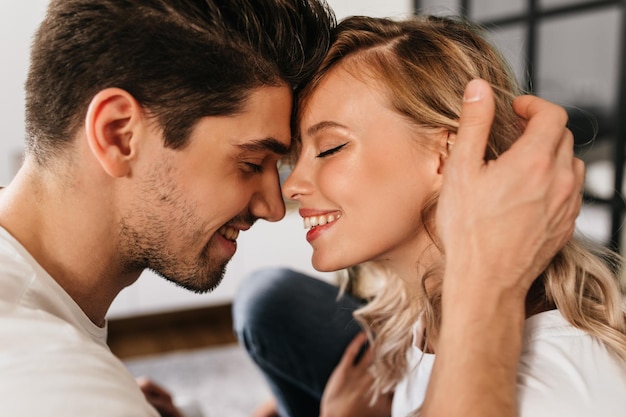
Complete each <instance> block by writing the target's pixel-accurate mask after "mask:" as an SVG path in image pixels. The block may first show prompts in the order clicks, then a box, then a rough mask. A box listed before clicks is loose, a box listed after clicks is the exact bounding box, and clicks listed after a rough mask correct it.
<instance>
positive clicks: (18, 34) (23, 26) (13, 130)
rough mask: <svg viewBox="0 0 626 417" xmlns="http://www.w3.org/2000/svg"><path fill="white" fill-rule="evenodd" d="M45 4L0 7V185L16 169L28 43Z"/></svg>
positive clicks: (35, 0) (37, 0)
mask: <svg viewBox="0 0 626 417" xmlns="http://www.w3.org/2000/svg"><path fill="white" fill-rule="evenodd" d="M47 3H48V2H47V0H27V1H3V2H2V3H0V56H2V62H4V64H3V65H2V66H0V92H1V94H2V100H0V132H1V133H0V185H6V184H7V183H8V182H9V181H10V180H11V179H12V178H13V175H14V173H15V170H16V169H17V166H16V165H17V159H19V158H18V157H19V155H21V152H22V149H23V147H24V110H23V108H24V89H23V86H24V82H25V81H26V71H27V69H28V54H29V47H30V39H31V36H32V34H33V33H34V31H35V29H36V27H37V25H38V24H39V21H40V20H41V19H42V18H43V16H44V13H45V7H46V5H47Z"/></svg>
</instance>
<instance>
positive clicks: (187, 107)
mask: <svg viewBox="0 0 626 417" xmlns="http://www.w3.org/2000/svg"><path fill="white" fill-rule="evenodd" d="M334 25H335V17H334V15H333V13H332V11H331V10H330V9H329V7H328V6H327V5H326V3H325V2H324V1H323V0H52V1H51V3H50V5H49V7H48V11H47V15H46V17H45V19H44V21H43V22H42V24H41V26H40V27H39V30H38V31H37V33H36V35H35V38H34V41H33V45H32V52H31V66H30V71H29V74H28V80H27V82H26V129H27V148H28V151H29V152H30V153H31V154H33V155H34V156H35V157H36V159H37V161H38V162H39V163H45V161H46V160H47V159H48V157H49V156H50V155H51V154H54V153H56V151H57V150H59V149H63V148H64V146H65V144H67V143H68V142H70V141H71V139H72V138H73V137H74V135H75V133H76V131H77V129H78V128H79V126H81V124H82V123H83V120H84V117H85V114H86V111H87V107H88V104H89V102H90V101H91V99H92V98H93V96H94V95H95V94H96V93H97V92H98V91H100V90H103V89H105V88H109V87H118V88H121V89H124V90H126V91H128V92H129V93H130V94H132V95H133V96H134V97H135V99H137V100H138V102H139V103H140V104H141V105H142V106H144V107H145V108H146V109H147V110H148V111H149V112H150V114H152V115H153V116H154V117H155V118H156V120H157V121H158V122H159V124H160V125H161V127H162V128H163V129H164V136H165V145H166V146H168V147H171V148H179V147H182V146H184V145H185V143H186V141H187V139H188V136H189V133H190V131H191V129H192V128H193V126H194V124H195V123H196V122H197V121H198V120H199V119H200V118H202V117H205V116H217V115H230V114H236V113H237V112H238V111H240V110H241V108H242V105H243V103H244V101H245V100H246V98H247V97H248V94H249V93H250V91H251V90H252V89H254V88H257V87H261V86H278V85H284V84H286V85H289V86H291V87H294V88H295V87H297V86H298V84H299V83H301V82H302V80H303V79H305V78H307V77H308V76H309V75H310V73H311V72H312V71H313V70H314V69H315V67H316V66H317V65H318V64H319V62H320V60H321V58H322V57H323V55H324V53H325V52H326V50H327V48H328V43H329V36H330V35H329V33H330V30H331V28H332V27H333V26H334Z"/></svg>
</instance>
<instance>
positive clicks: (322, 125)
mask: <svg viewBox="0 0 626 417" xmlns="http://www.w3.org/2000/svg"><path fill="white" fill-rule="evenodd" d="M333 127H339V128H342V129H346V128H347V126H344V125H342V124H341V123H337V122H331V121H323V122H319V123H316V124H314V125H313V126H311V127H309V128H308V129H307V130H306V134H307V135H308V136H313V135H315V134H316V133H318V132H319V131H321V130H324V129H330V128H333Z"/></svg>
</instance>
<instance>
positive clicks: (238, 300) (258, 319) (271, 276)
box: [233, 268, 302, 342]
mask: <svg viewBox="0 0 626 417" xmlns="http://www.w3.org/2000/svg"><path fill="white" fill-rule="evenodd" d="M298 276H302V274H300V273H298V272H295V271H293V270H291V269H288V268H265V269H261V270H257V271H254V272H252V273H251V274H250V275H248V276H246V277H245V278H244V279H243V281H242V282H241V284H240V286H239V288H238V290H237V293H236V294H235V299H234V301H233V326H234V331H235V333H236V335H237V337H238V338H239V340H240V341H242V342H245V341H246V340H248V339H250V336H252V335H258V334H265V335H267V334H268V332H271V327H274V326H273V325H275V324H276V323H278V322H279V321H280V320H281V316H282V315H284V314H285V311H284V309H283V308H281V306H282V305H284V301H285V300H286V299H288V298H289V297H290V295H291V294H293V291H295V290H296V288H295V286H296V281H297V277H298Z"/></svg>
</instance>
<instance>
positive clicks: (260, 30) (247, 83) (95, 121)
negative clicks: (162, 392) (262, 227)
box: [0, 0, 335, 417]
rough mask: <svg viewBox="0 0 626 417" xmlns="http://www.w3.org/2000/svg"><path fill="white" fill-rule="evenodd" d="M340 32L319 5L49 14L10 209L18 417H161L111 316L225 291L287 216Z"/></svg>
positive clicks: (7, 268) (9, 349)
mask: <svg viewBox="0 0 626 417" xmlns="http://www.w3.org/2000/svg"><path fill="white" fill-rule="evenodd" d="M334 24H335V20H334V15H333V13H332V11H330V9H329V8H328V7H327V5H326V4H325V3H324V2H321V1H317V0H253V1H249V0H230V1H213V0H206V1H199V0H132V1H131V0H53V1H52V2H51V3H50V4H49V7H48V10H47V14H46V16H45V18H44V20H43V22H42V23H41V26H40V27H39V29H38V31H37V33H36V36H35V38H34V41H33V44H32V52H31V66H30V71H29V74H28V80H27V83H26V125H27V152H26V158H25V161H24V166H23V168H22V169H21V171H20V172H19V173H18V174H17V176H16V178H15V180H14V181H13V182H12V184H11V185H10V186H9V187H7V188H6V189H5V190H3V191H2V192H0V224H1V225H2V227H1V228H0V266H1V271H0V334H1V335H2V336H0V337H1V338H2V345H1V347H0V392H1V394H0V403H2V410H3V411H2V414H3V415H10V416H36V415H50V414H52V415H63V416H100V415H101V416H107V417H111V416H117V415H119V416H121V415H125V416H144V415H145V416H147V415H155V412H154V410H153V409H152V408H151V407H150V406H149V405H148V404H147V403H146V401H145V400H144V399H143V396H142V393H141V391H140V390H139V389H138V387H137V384H136V382H135V380H134V379H133V378H132V377H131V375H130V374H129V373H128V371H127V370H126V369H125V368H124V366H123V364H122V363H121V362H120V361H119V360H118V359H116V358H115V357H114V356H113V355H112V354H111V352H110V351H109V350H108V348H107V345H106V325H105V314H106V312H107V310H108V308H109V306H110V304H111V302H112V301H113V299H114V298H115V297H116V296H117V294H118V293H119V292H120V291H121V290H122V289H123V288H124V287H126V286H128V285H130V284H132V283H133V282H134V281H135V280H137V278H138V277H139V275H140V274H141V272H142V271H143V270H144V269H146V268H149V269H152V270H154V271H155V272H156V273H158V274H159V275H162V276H163V277H165V278H166V279H168V280H170V281H172V282H174V283H176V284H177V285H180V286H182V287H185V288H188V289H190V290H192V291H196V292H206V291H210V290H211V289H213V288H215V287H216V286H217V285H218V284H219V283H220V281H221V279H222V276H223V272H224V268H225V266H226V264H227V262H228V261H229V260H230V258H231V257H232V256H233V254H234V253H235V250H236V247H237V242H236V239H237V235H238V234H239V233H240V232H241V231H245V230H247V229H248V228H250V227H251V226H252V224H253V223H254V222H255V221H256V220H257V219H259V218H261V219H266V220H269V221H276V220H279V219H281V218H282V217H283V215H284V212H285V207H284V204H283V200H282V197H281V193H280V188H279V180H278V172H277V168H276V163H277V161H278V159H279V158H280V157H281V156H283V155H284V154H285V153H286V152H287V150H288V149H289V146H290V142H291V131H290V119H291V113H292V99H293V90H294V88H295V87H297V86H298V84H299V83H300V82H301V81H302V80H303V79H304V78H306V77H307V76H308V75H309V74H310V73H311V72H312V70H313V69H314V68H315V66H316V65H317V64H318V62H319V60H320V59H321V57H322V56H323V54H324V53H325V51H326V48H327V46H328V43H329V35H330V30H331V28H332V27H333V25H334Z"/></svg>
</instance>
